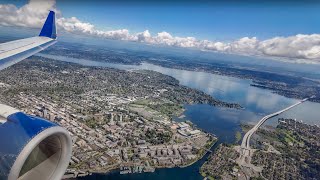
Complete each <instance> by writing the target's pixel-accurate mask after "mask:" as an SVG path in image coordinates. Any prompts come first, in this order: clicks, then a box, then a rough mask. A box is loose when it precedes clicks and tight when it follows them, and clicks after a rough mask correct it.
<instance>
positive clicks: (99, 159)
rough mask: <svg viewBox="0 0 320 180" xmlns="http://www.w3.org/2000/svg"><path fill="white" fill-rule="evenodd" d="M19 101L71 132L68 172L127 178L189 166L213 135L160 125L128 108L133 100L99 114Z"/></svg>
mask: <svg viewBox="0 0 320 180" xmlns="http://www.w3.org/2000/svg"><path fill="white" fill-rule="evenodd" d="M18 98H19V107H23V108H22V110H23V111H24V112H26V113H28V114H30V115H34V116H40V117H43V118H45V119H48V120H50V121H53V122H56V123H57V124H59V125H61V126H63V127H65V128H66V129H67V130H68V131H69V133H70V135H71V137H72V141H73V156H72V159H71V161H70V166H69V168H68V171H67V172H68V173H75V174H78V173H79V172H86V171H90V172H107V171H109V170H112V169H117V168H120V172H121V173H122V174H124V173H135V172H153V171H154V169H155V168H157V167H175V166H184V165H187V164H189V163H191V162H194V161H196V160H198V159H199V158H200V155H199V151H200V150H201V149H202V148H204V146H206V145H207V144H208V143H209V141H210V139H211V137H212V136H211V135H209V134H207V133H204V132H202V131H200V130H197V129H194V128H193V127H192V125H190V124H188V123H185V122H180V123H178V122H174V121H168V120H167V119H165V120H163V122H165V123H161V122H162V121H160V120H150V119H147V118H145V117H143V116H141V115H139V113H137V112H132V111H130V108H128V103H130V102H131V100H128V99H130V98H125V99H122V100H123V102H124V103H122V104H117V105H111V106H110V107H109V108H108V109H106V111H103V112H102V113H101V112H100V113H95V114H83V113H79V111H78V110H77V109H75V108H74V107H72V105H68V104H63V105H61V104H60V105H59V103H58V102H55V101H54V100H48V99H44V98H41V97H36V96H30V95H28V96H27V95H25V94H23V93H21V94H20V95H19V97H18ZM116 98H117V97H115V96H113V95H112V97H109V99H113V100H114V99H116ZM132 99H133V98H132ZM126 100H127V101H126ZM88 121H90V122H91V123H89V124H88ZM92 122H93V123H92ZM164 137H170V138H167V139H166V140H163V138H164Z"/></svg>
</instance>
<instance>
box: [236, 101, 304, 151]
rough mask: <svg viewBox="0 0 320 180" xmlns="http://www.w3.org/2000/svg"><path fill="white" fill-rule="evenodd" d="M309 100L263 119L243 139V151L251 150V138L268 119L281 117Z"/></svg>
mask: <svg viewBox="0 0 320 180" xmlns="http://www.w3.org/2000/svg"><path fill="white" fill-rule="evenodd" d="M308 99H309V98H305V99H303V100H301V101H299V102H297V103H295V104H293V105H291V106H289V107H287V108H285V109H282V110H280V111H278V112H275V113H272V114H269V115H267V116H265V117H263V118H262V119H261V120H260V121H259V122H258V123H257V124H256V125H255V126H254V127H253V128H252V129H250V130H249V131H248V132H247V133H246V134H245V135H244V137H243V139H242V143H241V148H242V149H247V150H250V138H251V136H252V135H253V134H254V133H255V132H256V131H257V130H258V129H259V127H260V126H261V125H262V124H263V123H265V122H266V121H267V120H268V119H270V118H272V117H274V116H277V115H279V114H281V113H283V112H285V111H288V110H289V109H291V108H293V107H295V106H297V105H299V104H301V103H303V102H305V101H307V100H308Z"/></svg>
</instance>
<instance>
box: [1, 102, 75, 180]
mask: <svg viewBox="0 0 320 180" xmlns="http://www.w3.org/2000/svg"><path fill="white" fill-rule="evenodd" d="M71 149H72V143H71V138H70V135H69V133H68V131H66V130H65V129H64V128H62V127H60V126H58V125H57V124H55V123H53V122H50V121H47V120H45V119H42V118H39V117H34V116H29V115H27V114H25V113H22V112H19V111H18V110H16V109H14V108H11V107H9V106H6V105H2V104H0V179H9V180H15V179H19V180H29V179H32V180H33V179H43V180H46V179H47V180H53V179H54V180H55V179H57V180H58V179H59V180H60V179H61V178H62V176H63V175H64V173H65V170H66V169H67V167H68V164H69V161H70V158H71Z"/></svg>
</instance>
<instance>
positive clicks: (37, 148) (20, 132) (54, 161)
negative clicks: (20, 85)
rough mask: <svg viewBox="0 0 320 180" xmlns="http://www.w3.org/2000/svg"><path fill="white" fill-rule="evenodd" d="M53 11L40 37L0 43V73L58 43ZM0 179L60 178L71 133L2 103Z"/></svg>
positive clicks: (0, 119) (67, 158) (63, 170)
mask: <svg viewBox="0 0 320 180" xmlns="http://www.w3.org/2000/svg"><path fill="white" fill-rule="evenodd" d="M56 38H57V31H56V26H55V13H54V12H53V11H50V13H49V15H48V17H47V19H46V21H45V23H44V25H43V28H42V30H41V32H40V34H39V36H37V37H32V38H27V39H21V40H17V41H11V42H7V43H3V44H0V70H2V69H4V68H7V67H9V66H11V65H13V64H15V63H18V62H20V61H21V60H23V59H25V58H27V57H29V56H32V55H33V54H35V53H37V52H39V51H41V50H43V49H45V48H47V47H49V46H51V45H52V44H54V43H55V42H56ZM0 137H1V140H0V179H8V180H16V179H19V180H29V179H47V180H54V179H61V178H62V176H63V175H64V173H65V171H66V169H67V167H68V164H69V161H70V159H71V152H72V141H71V137H70V135H69V132H68V131H67V130H65V129H64V128H62V127H60V126H58V125H57V124H55V123H53V122H51V121H48V120H46V119H42V118H40V117H35V116H31V115H28V114H25V113H23V112H21V111H19V110H17V109H15V108H12V107H9V106H7V105H4V104H1V103H0Z"/></svg>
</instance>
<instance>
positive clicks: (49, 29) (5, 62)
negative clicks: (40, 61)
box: [0, 11, 57, 70]
mask: <svg viewBox="0 0 320 180" xmlns="http://www.w3.org/2000/svg"><path fill="white" fill-rule="evenodd" d="M56 38H57V30H56V25H55V12H54V11H50V12H49V15H48V17H47V19H46V21H45V23H44V25H43V27H42V29H41V32H40V34H39V36H36V37H31V38H26V39H20V40H16V41H10V42H6V43H2V44H0V70H2V69H5V68H7V67H9V66H11V65H13V64H16V63H18V62H20V61H22V60H24V59H26V58H28V57H30V56H32V55H34V54H36V53H38V52H40V51H42V50H44V49H46V48H47V47H49V46H51V45H53V44H54V43H56V42H57V41H56Z"/></svg>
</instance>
